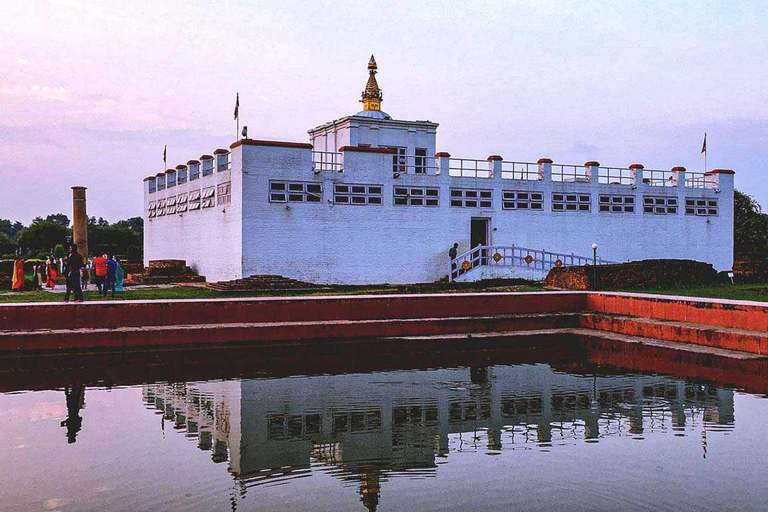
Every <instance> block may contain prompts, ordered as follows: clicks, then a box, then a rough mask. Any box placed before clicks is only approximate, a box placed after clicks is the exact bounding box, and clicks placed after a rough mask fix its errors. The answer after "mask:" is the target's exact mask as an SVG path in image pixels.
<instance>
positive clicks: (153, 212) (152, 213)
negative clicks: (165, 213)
mask: <svg viewBox="0 0 768 512" xmlns="http://www.w3.org/2000/svg"><path fill="white" fill-rule="evenodd" d="M155 215H157V212H156V211H155V210H150V212H149V213H148V214H147V217H148V218H150V219H151V218H153V217H154V216H155Z"/></svg>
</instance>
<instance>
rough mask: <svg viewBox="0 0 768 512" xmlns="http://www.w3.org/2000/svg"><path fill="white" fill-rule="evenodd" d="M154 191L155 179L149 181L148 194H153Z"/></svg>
mask: <svg viewBox="0 0 768 512" xmlns="http://www.w3.org/2000/svg"><path fill="white" fill-rule="evenodd" d="M156 190H157V183H155V179H154V178H152V179H151V180H149V193H150V194H154V193H155V191H156Z"/></svg>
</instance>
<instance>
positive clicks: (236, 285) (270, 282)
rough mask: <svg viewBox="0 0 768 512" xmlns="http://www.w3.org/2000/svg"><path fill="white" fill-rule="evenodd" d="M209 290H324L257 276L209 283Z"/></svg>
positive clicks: (284, 280) (319, 287) (292, 280)
mask: <svg viewBox="0 0 768 512" xmlns="http://www.w3.org/2000/svg"><path fill="white" fill-rule="evenodd" d="M208 288H210V289H211V290H216V291H219V292H243V291H249V292H252V291H264V292H282V291H310V290H312V291H314V290H322V289H324V288H323V287H322V286H318V285H315V284H312V283H307V282H304V281H297V280H296V279H290V278H288V277H283V276H276V275H255V276H250V277H244V278H242V279H234V280H232V281H219V282H216V283H209V284H208Z"/></svg>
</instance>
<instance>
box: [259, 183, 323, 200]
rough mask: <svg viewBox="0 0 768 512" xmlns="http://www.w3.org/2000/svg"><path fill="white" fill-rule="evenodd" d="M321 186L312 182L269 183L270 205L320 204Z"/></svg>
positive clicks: (321, 197)
mask: <svg viewBox="0 0 768 512" xmlns="http://www.w3.org/2000/svg"><path fill="white" fill-rule="evenodd" d="M322 200H323V185H322V184H320V183H313V182H297V181H270V182H269V202H270V203H320V202H322Z"/></svg>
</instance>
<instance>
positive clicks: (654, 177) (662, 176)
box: [643, 169, 677, 187]
mask: <svg viewBox="0 0 768 512" xmlns="http://www.w3.org/2000/svg"><path fill="white" fill-rule="evenodd" d="M643 184H645V185H648V186H649V187H676V186H677V174H675V173H674V172H672V171H659V170H655V169H645V170H644V171H643Z"/></svg>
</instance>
